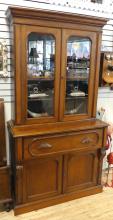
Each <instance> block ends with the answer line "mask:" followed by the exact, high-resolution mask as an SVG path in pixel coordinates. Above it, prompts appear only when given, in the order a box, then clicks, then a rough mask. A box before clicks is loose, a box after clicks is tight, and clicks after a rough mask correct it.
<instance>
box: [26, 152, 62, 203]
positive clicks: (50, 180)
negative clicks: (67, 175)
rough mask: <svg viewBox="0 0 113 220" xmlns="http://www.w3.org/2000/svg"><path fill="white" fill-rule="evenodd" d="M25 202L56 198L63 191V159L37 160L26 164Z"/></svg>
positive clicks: (54, 157) (57, 157) (55, 157)
mask: <svg viewBox="0 0 113 220" xmlns="http://www.w3.org/2000/svg"><path fill="white" fill-rule="evenodd" d="M24 184H25V189H26V190H25V198H24V201H26V202H30V201H34V200H37V199H44V198H48V197H51V196H56V195H58V194H60V193H61V190H62V157H61V156H53V157H50V158H43V159H40V158H37V159H35V160H30V161H27V162H26V163H25V164H24Z"/></svg>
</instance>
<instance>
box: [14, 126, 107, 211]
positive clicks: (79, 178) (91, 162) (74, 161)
mask: <svg viewBox="0 0 113 220" xmlns="http://www.w3.org/2000/svg"><path fill="white" fill-rule="evenodd" d="M102 138H103V132H102V129H100V130H99V129H96V130H94V131H93V130H91V131H85V132H81V133H80V132H79V133H77V132H74V133H69V134H67V135H66V134H65V133H63V134H59V136H58V134H57V135H53V136H52V135H51V136H45V137H44V136H43V137H42V139H41V137H40V136H39V137H38V136H37V137H23V138H18V139H17V140H16V141H15V149H16V150H17V152H19V153H18V155H19V156H18V157H17V159H16V161H15V162H16V163H15V165H16V170H15V166H13V167H14V170H13V173H15V171H16V175H14V177H13V180H14V185H15V204H14V205H15V214H20V213H24V212H27V211H31V210H35V209H37V208H42V207H46V206H49V205H53V204H57V203H61V202H65V201H68V200H71V199H74V198H79V197H82V196H86V195H91V194H95V193H98V192H101V191H102V186H101V170H102V154H103V150H104V148H103V146H102V144H103V142H102ZM17 152H14V153H13V151H12V154H14V155H15V153H16V155H17Z"/></svg>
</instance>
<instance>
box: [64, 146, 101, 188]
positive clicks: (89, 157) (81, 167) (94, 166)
mask: <svg viewBox="0 0 113 220" xmlns="http://www.w3.org/2000/svg"><path fill="white" fill-rule="evenodd" d="M98 169H99V159H98V149H96V150H94V151H91V150H90V151H80V152H73V153H69V154H68V155H65V156H64V172H63V173H64V178H63V179H64V184H63V192H71V191H76V190H82V189H85V188H88V187H92V186H95V185H96V184H97V179H98Z"/></svg>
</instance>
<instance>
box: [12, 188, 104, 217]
mask: <svg viewBox="0 0 113 220" xmlns="http://www.w3.org/2000/svg"><path fill="white" fill-rule="evenodd" d="M100 192H102V186H101V185H99V186H96V187H92V188H88V189H84V190H82V191H77V192H74V193H71V194H70V193H69V194H63V195H59V196H56V197H54V198H48V199H46V200H43V201H41V200H40V201H35V202H32V203H31V202H30V203H26V204H22V205H18V206H15V208H14V214H15V215H19V214H22V213H26V212H30V211H34V210H37V209H41V208H45V207H49V206H52V205H57V204H59V203H64V202H67V201H70V200H74V199H77V198H81V197H84V196H90V195H93V194H96V193H100Z"/></svg>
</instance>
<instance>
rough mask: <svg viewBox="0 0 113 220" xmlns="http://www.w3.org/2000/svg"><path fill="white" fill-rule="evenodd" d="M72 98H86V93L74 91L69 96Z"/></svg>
mask: <svg viewBox="0 0 113 220" xmlns="http://www.w3.org/2000/svg"><path fill="white" fill-rule="evenodd" d="M69 95H70V96H85V92H82V91H79V90H78V91H74V92H71V93H70V94H69Z"/></svg>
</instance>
